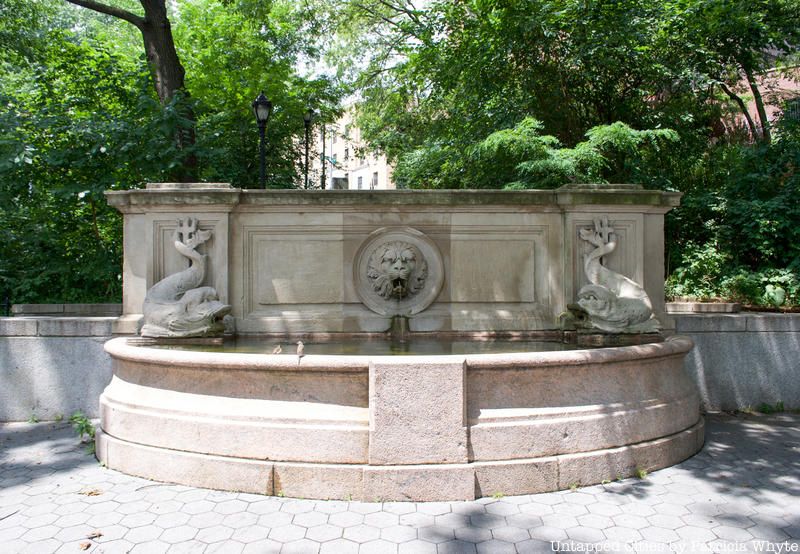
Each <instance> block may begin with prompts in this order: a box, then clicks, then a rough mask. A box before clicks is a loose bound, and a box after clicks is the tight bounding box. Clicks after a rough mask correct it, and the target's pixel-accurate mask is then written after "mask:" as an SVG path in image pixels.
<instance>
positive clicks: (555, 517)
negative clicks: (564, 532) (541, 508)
mask: <svg viewBox="0 0 800 554" xmlns="http://www.w3.org/2000/svg"><path fill="white" fill-rule="evenodd" d="M542 524H543V525H544V526H546V527H557V528H559V529H569V528H570V527H577V526H578V520H577V519H575V518H574V517H572V516H567V515H563V514H551V515H547V516H542Z"/></svg>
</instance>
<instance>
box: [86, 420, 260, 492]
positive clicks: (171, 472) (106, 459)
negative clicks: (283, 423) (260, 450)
mask: <svg viewBox="0 0 800 554" xmlns="http://www.w3.org/2000/svg"><path fill="white" fill-rule="evenodd" d="M95 440H96V441H97V445H98V447H97V454H98V459H99V460H100V461H101V462H103V463H104V464H106V465H107V466H108V467H114V468H116V469H118V470H119V471H122V472H124V473H129V474H131V475H137V476H142V477H147V478H148V479H155V480H157V481H166V482H170V483H179V484H195V485H196V486H203V487H205V488H209V489H222V490H229V491H237V492H252V493H259V494H272V491H273V486H272V463H271V462H265V461H263V460H246V459H242V458H231V457H223V456H210V455H207V454H197V453H194V452H181V451H178V450H169V449H163V448H153V447H150V446H143V445H141V444H134V443H129V442H126V441H121V440H119V439H116V438H114V437H111V436H109V435H107V434H105V433H103V432H102V431H100V432H98V433H97V434H96V438H95Z"/></svg>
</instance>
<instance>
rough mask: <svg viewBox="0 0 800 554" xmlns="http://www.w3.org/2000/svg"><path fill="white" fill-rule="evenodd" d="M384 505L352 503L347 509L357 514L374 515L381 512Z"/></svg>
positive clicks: (377, 503) (378, 503)
mask: <svg viewBox="0 0 800 554" xmlns="http://www.w3.org/2000/svg"><path fill="white" fill-rule="evenodd" d="M381 508H382V504H381V503H380V502H350V504H349V505H348V506H347V509H348V510H349V511H351V512H355V513H357V514H364V515H366V514H372V513H375V512H380V511H381Z"/></svg>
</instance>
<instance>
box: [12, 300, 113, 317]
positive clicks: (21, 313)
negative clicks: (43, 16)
mask: <svg viewBox="0 0 800 554" xmlns="http://www.w3.org/2000/svg"><path fill="white" fill-rule="evenodd" d="M11 314H12V315H14V316H15V317H32V316H35V317H108V316H119V315H122V304H116V303H102V304H100V303H94V304H87V303H81V304H13V305H12V306H11Z"/></svg>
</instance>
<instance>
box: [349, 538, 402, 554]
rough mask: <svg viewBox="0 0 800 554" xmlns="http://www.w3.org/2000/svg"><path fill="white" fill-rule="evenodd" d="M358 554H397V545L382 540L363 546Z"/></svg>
mask: <svg viewBox="0 0 800 554" xmlns="http://www.w3.org/2000/svg"><path fill="white" fill-rule="evenodd" d="M358 554H397V545H396V544H395V543H393V542H389V541H385V540H380V539H379V540H376V541H369V542H365V543H364V544H362V545H361V548H359V549H358Z"/></svg>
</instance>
